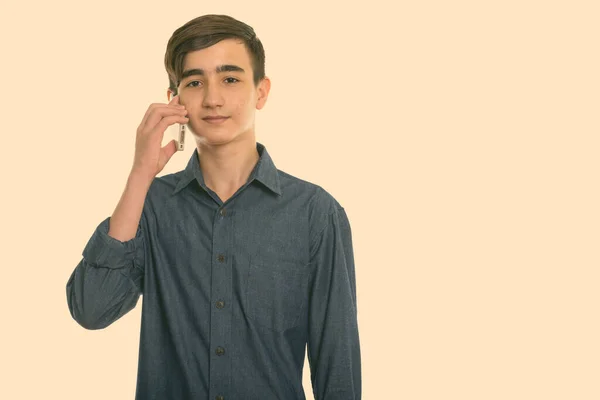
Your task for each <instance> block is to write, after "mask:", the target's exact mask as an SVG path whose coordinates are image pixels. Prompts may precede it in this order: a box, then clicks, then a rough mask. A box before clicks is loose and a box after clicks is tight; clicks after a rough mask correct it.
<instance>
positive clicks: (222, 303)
mask: <svg viewBox="0 0 600 400" xmlns="http://www.w3.org/2000/svg"><path fill="white" fill-rule="evenodd" d="M223 307H225V302H224V301H217V308H223Z"/></svg>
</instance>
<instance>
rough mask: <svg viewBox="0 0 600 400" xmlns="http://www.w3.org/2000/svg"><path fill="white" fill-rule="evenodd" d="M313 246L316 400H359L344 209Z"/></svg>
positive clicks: (311, 345) (311, 348) (311, 346)
mask: <svg viewBox="0 0 600 400" xmlns="http://www.w3.org/2000/svg"><path fill="white" fill-rule="evenodd" d="M328 219H329V220H328V223H327V225H326V226H325V228H324V229H323V231H322V232H321V233H320V234H319V235H318V236H317V238H316V239H315V240H314V242H313V244H312V245H311V266H312V268H313V271H314V273H313V277H312V278H311V291H310V303H309V304H310V306H309V328H308V329H309V337H308V359H309V364H310V369H311V381H312V387H313V394H314V397H315V400H338V399H340V400H341V399H344V400H352V399H355V400H357V399H360V398H361V355H360V341H359V333H358V318H357V317H358V313H357V299H356V278H355V266H354V254H353V248H352V233H351V228H350V223H349V221H348V217H347V215H346V212H345V210H344V209H343V208H336V209H335V210H334V211H333V212H332V213H331V214H329V216H328Z"/></svg>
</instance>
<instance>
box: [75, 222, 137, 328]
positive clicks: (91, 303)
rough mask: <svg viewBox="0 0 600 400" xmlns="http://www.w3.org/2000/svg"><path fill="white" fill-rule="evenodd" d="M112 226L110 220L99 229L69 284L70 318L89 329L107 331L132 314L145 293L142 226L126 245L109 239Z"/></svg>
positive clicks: (84, 252) (87, 246) (102, 223)
mask: <svg viewBox="0 0 600 400" xmlns="http://www.w3.org/2000/svg"><path fill="white" fill-rule="evenodd" d="M142 218H143V215H142ZM109 224H110V217H108V218H106V219H105V220H104V221H102V222H101V223H100V224H99V225H98V227H97V228H96V230H95V231H94V233H93V234H92V236H91V238H90V239H89V241H88V243H87V245H86V246H85V248H84V250H83V254H82V255H83V258H82V260H81V261H80V262H79V264H78V265H77V267H76V268H75V270H74V271H73V273H72V274H71V276H70V278H69V281H68V282H67V287H66V289H67V304H68V306H69V311H70V312H71V316H72V317H73V319H75V321H77V323H79V325H81V326H82V327H84V328H86V329H102V328H106V327H107V326H108V325H110V324H112V323H113V322H114V321H116V320H117V319H119V318H121V317H122V316H123V315H125V314H126V313H128V312H129V311H130V310H132V309H133V308H134V307H135V306H136V304H137V302H138V299H139V297H140V295H141V294H142V292H143V279H144V236H143V232H142V228H141V226H142V223H141V222H140V225H139V226H138V229H137V233H136V236H135V237H134V238H132V239H131V240H128V241H126V242H121V241H119V240H117V239H115V238H113V237H111V236H109V235H108V231H109Z"/></svg>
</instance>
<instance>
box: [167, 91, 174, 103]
mask: <svg viewBox="0 0 600 400" xmlns="http://www.w3.org/2000/svg"><path fill="white" fill-rule="evenodd" d="M173 97H174V93H173V92H172V91H171V89H167V103H169V102H170V101H171V99H172V98H173Z"/></svg>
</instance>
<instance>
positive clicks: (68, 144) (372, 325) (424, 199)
mask: <svg viewBox="0 0 600 400" xmlns="http://www.w3.org/2000/svg"><path fill="white" fill-rule="evenodd" d="M599 11H600V8H599V6H598V3H597V2H595V1H523V0H520V1H485V2H482V1H452V2H449V1H418V2H417V1H410V2H405V1H383V0H373V1H366V2H365V1H363V2H347V1H327V2H326V1H303V2H296V3H292V2H276V1H254V2H247V1H235V0H232V1H228V2H212V3H208V4H207V3H205V2H198V1H179V2H174V3H168V2H164V1H162V2H149V1H110V0H107V1H103V2H81V1H60V0H58V1H51V2H42V1H30V2H25V3H17V2H4V3H3V4H2V6H1V12H0V38H1V39H0V40H1V45H2V47H1V48H2V58H1V63H0V65H1V68H2V70H1V74H0V79H2V82H1V83H2V96H1V97H2V99H1V102H2V104H1V105H0V113H1V116H2V118H1V120H0V121H1V125H0V126H1V132H2V135H3V138H4V141H3V146H2V153H1V156H0V160H1V162H2V165H1V168H2V177H3V182H2V196H1V198H2V200H1V202H2V204H1V207H0V210H1V212H2V214H1V225H2V230H1V232H2V238H1V239H2V240H1V243H2V280H1V282H2V283H1V290H0V296H1V298H0V300H1V301H0V304H1V307H2V309H1V310H0V311H1V314H0V315H1V316H2V330H1V337H2V338H1V341H0V346H2V347H1V349H0V350H1V352H0V360H1V361H0V362H1V368H2V377H3V378H2V385H1V386H0V398H3V399H41V398H44V399H50V398H52V399H62V400H67V399H82V398H86V399H88V400H93V399H106V398H111V399H132V398H133V395H134V391H135V383H136V372H137V357H138V343H139V328H140V317H141V303H142V302H143V297H142V298H140V301H139V303H138V305H137V307H136V308H135V309H134V310H132V311H131V312H130V313H129V314H127V315H125V316H124V317H123V318H122V319H120V320H118V321H117V322H116V323H114V324H113V325H111V326H110V327H108V328H106V329H103V330H98V331H88V330H85V329H83V328H82V327H80V326H79V325H78V324H77V323H76V322H75V321H74V320H73V319H72V318H71V316H70V314H69V311H68V308H67V302H66V292H65V285H66V283H67V280H68V278H69V276H70V274H71V272H72V271H73V269H74V268H75V266H76V265H77V263H78V262H79V261H80V259H81V253H82V251H83V248H84V246H85V244H86V243H87V241H88V239H89V237H90V236H91V234H92V232H93V230H94V229H95V227H96V226H97V225H98V223H99V222H100V221H102V220H103V219H104V218H106V217H107V216H110V215H111V213H112V211H113V210H114V207H115V206H116V204H117V202H118V200H119V198H120V196H121V193H122V191H123V189H124V187H125V182H126V179H127V174H128V172H129V169H130V167H131V163H132V160H133V155H134V144H135V132H136V128H137V126H138V124H139V123H140V121H141V119H142V117H143V115H144V113H145V111H146V109H147V107H148V105H149V104H150V103H153V102H165V103H166V102H167V100H166V88H167V83H168V80H167V75H166V72H165V70H164V66H163V57H164V53H165V48H166V44H167V41H168V39H169V37H170V36H171V34H172V33H173V31H174V30H175V29H177V28H178V27H179V26H181V25H182V24H184V23H185V22H187V21H188V20H190V19H192V18H195V17H197V16H199V15H202V14H209V13H217V14H229V15H231V16H233V17H235V18H237V19H240V20H242V21H244V22H246V23H248V24H249V25H251V26H253V27H254V29H255V31H256V33H257V34H258V36H259V38H260V39H261V41H262V42H263V45H264V47H265V50H266V73H267V75H268V76H269V77H270V78H271V80H272V88H271V93H270V96H269V99H268V102H267V104H266V106H265V108H264V109H263V110H260V111H257V123H256V138H257V140H258V141H260V142H262V143H264V144H265V145H266V146H267V149H268V150H269V153H270V154H271V155H272V157H273V160H274V162H275V165H276V166H277V167H278V168H279V169H281V170H283V171H286V172H288V173H291V174H292V175H295V176H297V177H299V178H301V179H305V180H308V181H311V182H313V183H316V184H318V185H321V186H322V187H323V188H325V189H326V190H327V191H329V192H330V193H331V194H332V195H333V196H334V197H335V198H336V199H337V200H338V201H339V202H340V203H341V204H342V206H343V207H344V208H345V209H346V211H347V213H348V216H349V219H350V223H351V227H352V232H353V242H354V252H355V262H356V277H357V291H358V316H359V330H360V338H361V352H362V370H363V375H362V379H363V399H367V400H371V399H378V398H383V399H407V400H409V399H410V400H425V399H427V400H440V399H460V400H468V399H469V400H471V399H472V400H481V399H486V400H487V399H490V400H496V399H498V400H504V399H511V400H516V399H524V400H525V399H527V400H529V399H544V400H550V399H578V400H587V399H590V400H591V399H598V398H600V386H599V385H598V376H599V375H600V361H599V360H600V345H599V342H600V341H599V340H598V338H599V337H600V324H599V323H598V314H599V311H600V310H599V307H598V304H599V300H600V292H599V290H598V281H599V278H600V271H599V261H600V253H599V240H600V230H599V228H598V227H599V225H600V224H599V223H600V215H599V211H598V209H599V207H598V205H599V204H600V193H599V190H598V183H599V180H598V178H599V175H598V171H599V167H600V165H599V164H600V161H599V157H598V151H599V144H600V140H599V139H600V138H599V134H600V122H599V118H598V117H599V106H600V80H599V74H598V71H600V62H599V52H598V48H599V44H600V43H599V38H600V25H599V24H598V15H599ZM168 139H169V140H170V138H168ZM186 142H187V145H188V146H187V148H186V150H185V151H184V152H181V153H178V154H176V155H175V156H174V157H173V159H172V160H171V161H170V162H169V164H168V165H167V166H166V168H165V169H164V170H163V171H162V172H161V174H159V176H160V175H164V174H168V173H172V172H176V171H179V170H181V169H183V168H184V167H185V164H186V163H187V161H188V159H189V157H190V155H191V152H192V151H193V148H194V142H193V140H192V137H191V135H190V134H189V133H188V136H187V140H186ZM165 143H166V142H165ZM304 387H305V391H306V394H307V399H309V400H311V399H313V397H312V390H311V387H310V374H309V369H308V364H306V365H305V369H304Z"/></svg>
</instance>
